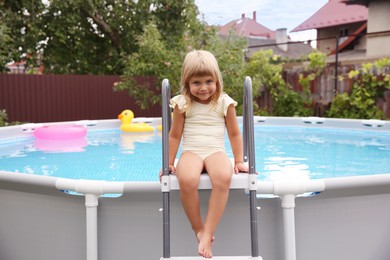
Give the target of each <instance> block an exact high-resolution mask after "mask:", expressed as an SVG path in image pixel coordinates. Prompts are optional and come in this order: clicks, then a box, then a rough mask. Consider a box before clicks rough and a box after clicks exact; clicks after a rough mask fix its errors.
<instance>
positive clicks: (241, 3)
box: [195, 0, 328, 40]
mask: <svg viewBox="0 0 390 260" xmlns="http://www.w3.org/2000/svg"><path fill="white" fill-rule="evenodd" d="M327 2H328V0H298V1H297V0H222V1H221V0H195V4H196V5H197V6H198V8H199V12H200V13H201V15H202V17H204V20H205V21H206V22H207V24H209V25H225V24H227V23H228V22H230V21H232V20H236V19H240V18H241V14H243V13H245V16H246V17H247V18H252V17H253V11H256V18H257V19H256V20H257V22H258V23H260V24H261V25H263V26H265V27H267V28H269V29H271V30H274V31H275V30H276V29H278V28H287V33H288V34H289V35H290V37H291V39H292V40H309V39H313V38H315V36H316V34H315V30H308V31H303V32H299V33H298V32H297V33H290V31H291V30H293V29H294V28H295V27H297V26H298V25H300V24H301V23H303V22H304V21H305V20H307V19H308V18H309V17H310V16H312V15H313V14H314V13H315V12H316V11H318V10H319V9H320V8H321V7H322V6H324V5H325V4H326V3H327Z"/></svg>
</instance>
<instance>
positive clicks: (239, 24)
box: [219, 11, 313, 59]
mask: <svg viewBox="0 0 390 260" xmlns="http://www.w3.org/2000/svg"><path fill="white" fill-rule="evenodd" d="M231 32H233V33H235V34H236V35H238V36H241V37H245V38H246V39H247V40H248V46H247V53H246V57H247V58H250V57H251V56H252V55H253V53H255V52H256V51H258V50H268V49H272V50H273V53H274V54H276V55H280V56H282V57H286V58H290V59H298V58H301V57H303V56H306V55H308V54H309V53H310V52H312V51H313V48H312V47H311V46H310V44H304V43H301V42H292V41H290V39H289V37H288V35H287V30H286V29H285V28H281V29H277V30H276V31H272V30H271V29H269V28H267V27H265V26H263V25H261V24H260V23H258V22H257V20H256V11H254V12H253V17H252V18H247V17H246V16H245V14H242V15H241V18H240V19H236V20H233V21H231V22H229V23H227V24H226V25H224V26H222V27H221V28H220V30H219V35H220V37H221V38H224V37H227V36H228V35H229V34H230V33H231Z"/></svg>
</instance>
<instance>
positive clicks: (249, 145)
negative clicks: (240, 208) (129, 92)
mask: <svg viewBox="0 0 390 260" xmlns="http://www.w3.org/2000/svg"><path fill="white" fill-rule="evenodd" d="M170 98H171V90H170V85H169V81H168V79H164V80H163V82H162V143H163V148H162V154H163V158H162V166H163V167H162V169H163V175H162V179H161V192H162V195H163V257H162V258H160V260H164V259H175V260H177V259H203V258H201V257H171V253H170V191H171V190H174V189H176V190H177V189H179V187H178V182H177V179H176V176H175V175H169V158H168V154H169V138H168V134H169V129H170V126H171V120H172V119H171V113H172V111H171V108H170V106H169V100H170ZM252 100H253V99H252V80H251V78H250V77H246V78H245V80H244V97H243V143H244V161H245V162H247V163H248V168H249V174H245V175H244V174H242V175H241V176H239V175H240V174H238V175H233V179H232V183H236V184H233V185H234V188H241V189H247V190H249V204H250V232H251V253H252V254H251V256H223V257H213V259H257V260H261V259H262V258H261V257H260V256H259V246H258V231H257V212H256V211H257V204H256V191H257V176H256V167H255V150H254V122H253V103H252V102H253V101H252ZM205 177H206V178H207V180H205V179H204V178H205ZM238 177H241V180H242V177H244V178H245V180H244V181H241V182H240V181H238V180H236V178H238ZM202 178H203V180H202ZM237 183H238V184H237ZM233 185H231V188H232V186H233ZM199 188H200V189H210V181H209V179H208V177H207V176H201V182H200V185H199Z"/></svg>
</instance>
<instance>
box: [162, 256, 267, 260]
mask: <svg viewBox="0 0 390 260" xmlns="http://www.w3.org/2000/svg"><path fill="white" fill-rule="evenodd" d="M170 259H171V260H199V259H206V258H203V257H201V256H175V257H171V258H163V257H162V258H160V260H170ZM212 259H219V260H263V258H261V256H258V257H252V256H213V258H212Z"/></svg>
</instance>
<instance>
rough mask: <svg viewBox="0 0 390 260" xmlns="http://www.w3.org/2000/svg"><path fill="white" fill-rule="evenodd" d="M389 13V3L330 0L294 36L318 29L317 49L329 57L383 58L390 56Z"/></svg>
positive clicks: (375, 0) (296, 29)
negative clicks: (299, 32)
mask: <svg viewBox="0 0 390 260" xmlns="http://www.w3.org/2000/svg"><path fill="white" fill-rule="evenodd" d="M389 13H390V1H386V0H329V1H328V3H326V4H325V5H324V6H323V7H322V8H320V9H319V10H318V11H317V12H316V13H314V14H313V15H312V16H311V17H309V18H308V19H307V20H306V21H304V22H303V23H302V24H300V25H298V26H297V27H296V28H295V29H293V30H292V31H291V32H298V31H304V30H309V29H316V30H317V48H318V49H319V50H320V51H322V52H324V53H327V54H328V55H332V54H335V53H336V51H337V52H339V55H340V57H341V58H344V59H357V58H367V57H369V58H375V57H383V56H384V55H385V56H388V55H390V15H389ZM336 43H337V44H336Z"/></svg>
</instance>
